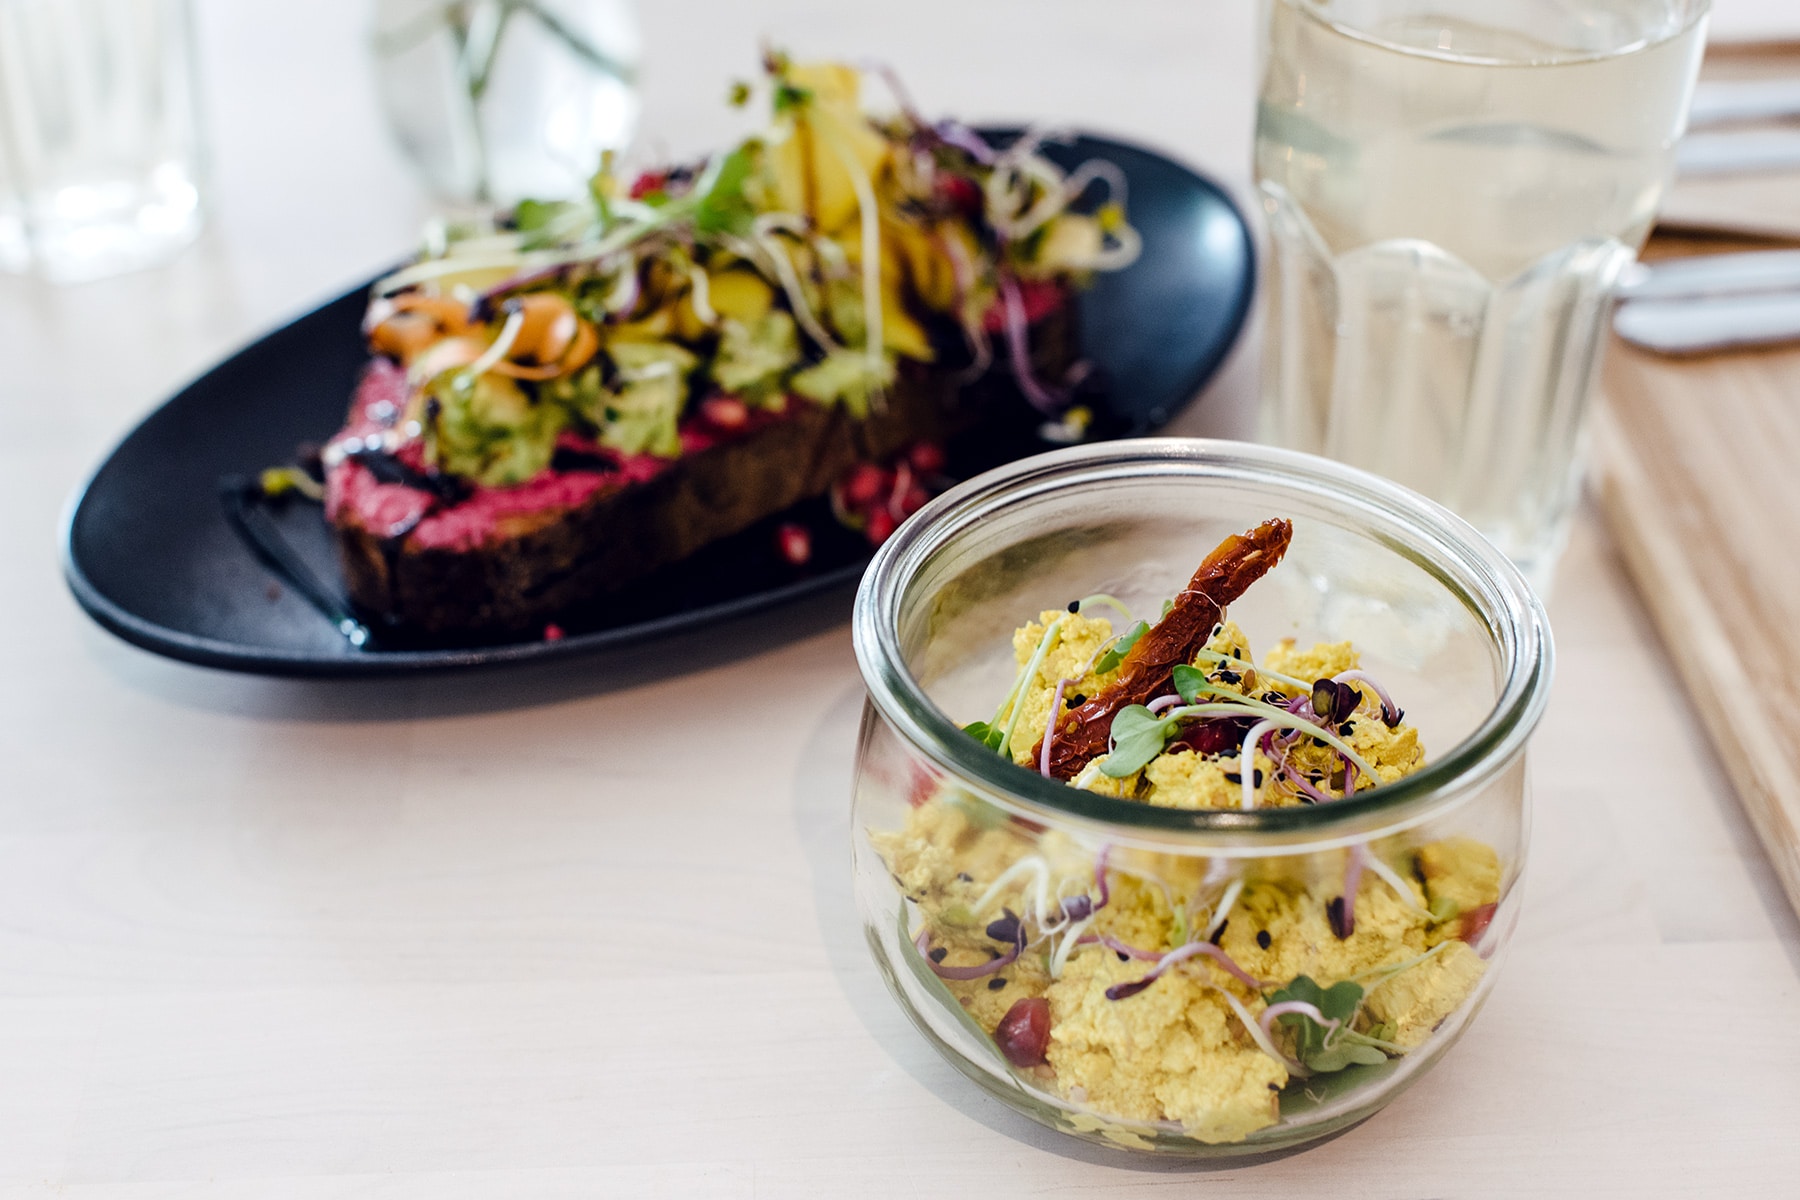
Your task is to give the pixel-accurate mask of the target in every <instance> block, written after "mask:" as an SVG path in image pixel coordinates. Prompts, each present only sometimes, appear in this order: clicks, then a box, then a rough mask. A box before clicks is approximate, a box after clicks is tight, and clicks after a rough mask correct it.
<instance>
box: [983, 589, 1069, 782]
mask: <svg viewBox="0 0 1800 1200" xmlns="http://www.w3.org/2000/svg"><path fill="white" fill-rule="evenodd" d="M1061 637H1062V621H1061V620H1056V621H1052V622H1050V627H1049V628H1048V629H1046V630H1044V636H1043V637H1042V638H1040V639H1038V644H1037V649H1036V650H1035V651H1033V652H1032V655H1031V660H1030V661H1029V662H1027V663H1026V664H1025V669H1024V670H1023V671H1022V672H1020V673H1019V678H1018V681H1017V682H1016V683H1014V684H1013V691H1012V694H1011V695H1010V696H1008V697H1007V703H1009V704H1010V705H1011V706H1012V716H1011V718H1010V719H1009V720H1008V721H1007V723H1006V736H1004V737H1002V738H1001V739H1000V752H1001V753H1002V754H1005V755H1008V756H1010V755H1011V754H1012V744H1013V733H1014V731H1015V730H1017V729H1018V727H1019V717H1020V715H1021V714H1022V713H1024V711H1025V705H1024V700H1025V689H1026V688H1028V687H1030V686H1031V684H1032V682H1033V681H1034V680H1036V679H1037V677H1038V672H1039V671H1041V670H1042V669H1043V667H1044V657H1045V656H1046V655H1047V654H1049V653H1050V651H1051V650H1052V649H1054V648H1055V646H1056V643H1057V640H1058V639H1059V638H1061ZM999 722H1000V716H999V714H997V713H996V714H995V716H994V723H995V724H999Z"/></svg>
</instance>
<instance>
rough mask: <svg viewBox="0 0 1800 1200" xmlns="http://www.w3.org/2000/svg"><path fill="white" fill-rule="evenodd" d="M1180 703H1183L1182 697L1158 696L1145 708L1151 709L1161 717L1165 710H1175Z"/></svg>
mask: <svg viewBox="0 0 1800 1200" xmlns="http://www.w3.org/2000/svg"><path fill="white" fill-rule="evenodd" d="M1180 703H1182V699H1181V697H1180V696H1158V697H1157V698H1156V699H1154V700H1152V701H1151V702H1150V703H1148V704H1146V705H1144V707H1145V708H1147V709H1149V710H1150V711H1151V712H1152V713H1156V714H1158V715H1161V714H1162V713H1163V712H1164V711H1165V710H1167V709H1171V708H1174V707H1175V706H1176V705H1177V704H1180Z"/></svg>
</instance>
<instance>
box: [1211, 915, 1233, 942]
mask: <svg viewBox="0 0 1800 1200" xmlns="http://www.w3.org/2000/svg"><path fill="white" fill-rule="evenodd" d="M1229 928H1231V922H1230V921H1220V922H1219V927H1218V928H1217V929H1215V930H1214V931H1213V935H1212V937H1211V938H1209V939H1208V940H1209V941H1211V942H1212V944H1213V945H1215V946H1217V945H1219V944H1220V939H1222V938H1223V937H1224V936H1225V931H1226V930H1227V929H1229Z"/></svg>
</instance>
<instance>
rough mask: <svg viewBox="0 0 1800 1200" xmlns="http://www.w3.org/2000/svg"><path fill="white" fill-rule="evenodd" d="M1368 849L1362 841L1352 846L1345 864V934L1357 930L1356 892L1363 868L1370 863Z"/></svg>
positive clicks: (1347, 934) (1360, 883)
mask: <svg viewBox="0 0 1800 1200" xmlns="http://www.w3.org/2000/svg"><path fill="white" fill-rule="evenodd" d="M1368 862H1369V859H1368V851H1367V850H1365V849H1364V848H1363V846H1362V844H1361V843H1358V844H1356V845H1354V846H1352V847H1350V859H1349V861H1348V862H1346V863H1345V864H1344V935H1345V936H1346V937H1348V936H1349V935H1350V934H1353V933H1355V932H1356V892H1357V889H1359V888H1360V887H1362V874H1363V868H1364V867H1365V866H1367V865H1368Z"/></svg>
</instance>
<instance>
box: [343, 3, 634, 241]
mask: <svg viewBox="0 0 1800 1200" xmlns="http://www.w3.org/2000/svg"><path fill="white" fill-rule="evenodd" d="M638 44H639V43H638V27H637V19H636V14H635V11H634V10H633V8H632V6H631V4H630V3H629V0H376V5H375V37H374V47H375V59H376V61H375V69H376V73H377V83H378V86H379V89H380V93H381V100H382V104H383V106H384V107H385V108H386V110H387V116H388V122H389V124H390V125H391V126H392V127H393V130H394V133H395V135H396V137H397V138H398V139H399V141H400V144H401V146H402V147H403V148H404V149H405V151H406V153H407V155H408V156H409V157H410V158H411V159H412V160H413V163H414V165H415V166H416V167H418V169H419V171H420V173H421V174H422V175H423V176H424V177H425V181H426V183H427V184H428V185H429V186H430V187H431V189H432V190H433V191H435V192H437V193H438V195H439V196H441V197H443V198H444V199H446V200H450V201H455V202H460V203H465V204H474V205H480V206H502V207H504V206H510V205H512V204H515V203H517V202H518V201H520V200H524V199H528V198H529V199H544V200H548V199H563V198H569V197H573V196H577V195H580V194H582V192H583V191H584V190H585V188H586V185H587V181H588V179H589V178H590V177H591V176H592V175H593V174H594V172H595V170H597V169H598V168H599V165H600V156H601V154H602V153H603V152H605V151H607V150H619V149H622V148H624V146H625V145H626V143H628V142H629V141H630V140H631V135H632V133H633V131H634V130H635V128H636V125H637V113H638V100H637V91H636V87H635V83H636V75H637V59H638Z"/></svg>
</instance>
